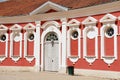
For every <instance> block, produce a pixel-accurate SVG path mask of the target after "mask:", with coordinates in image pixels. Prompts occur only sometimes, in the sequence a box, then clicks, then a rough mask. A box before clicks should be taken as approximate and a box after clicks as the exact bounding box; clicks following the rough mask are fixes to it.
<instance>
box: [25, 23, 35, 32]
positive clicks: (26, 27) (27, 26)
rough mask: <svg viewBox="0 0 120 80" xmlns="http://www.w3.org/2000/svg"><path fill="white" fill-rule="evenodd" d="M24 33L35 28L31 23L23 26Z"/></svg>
mask: <svg viewBox="0 0 120 80" xmlns="http://www.w3.org/2000/svg"><path fill="white" fill-rule="evenodd" d="M23 29H25V30H26V31H27V30H28V31H30V30H34V29H35V26H34V25H33V24H32V23H28V24H27V25H25V26H24V28H23Z"/></svg>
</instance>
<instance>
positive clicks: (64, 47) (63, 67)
mask: <svg viewBox="0 0 120 80" xmlns="http://www.w3.org/2000/svg"><path fill="white" fill-rule="evenodd" d="M61 22H62V63H61V69H60V72H61V71H62V72H66V55H67V26H66V25H67V19H66V18H62V19H61Z"/></svg>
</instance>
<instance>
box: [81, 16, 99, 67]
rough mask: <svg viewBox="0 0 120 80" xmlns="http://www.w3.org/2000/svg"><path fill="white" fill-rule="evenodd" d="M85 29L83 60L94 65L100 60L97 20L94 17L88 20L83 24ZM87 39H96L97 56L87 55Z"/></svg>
mask: <svg viewBox="0 0 120 80" xmlns="http://www.w3.org/2000/svg"><path fill="white" fill-rule="evenodd" d="M82 23H83V24H84V25H85V28H84V30H83V58H85V60H86V61H87V62H88V63H89V64H90V65H92V63H93V62H94V61H95V60H96V59H97V58H98V28H97V27H96V23H97V20H96V19H95V18H93V17H88V18H86V19H85V20H84V21H83V22H82ZM87 38H89V39H95V52H94V53H95V55H92V56H88V55H87V53H88V52H87Z"/></svg>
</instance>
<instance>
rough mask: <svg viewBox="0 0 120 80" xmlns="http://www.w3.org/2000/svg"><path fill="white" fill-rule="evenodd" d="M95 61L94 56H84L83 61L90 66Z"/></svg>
mask: <svg viewBox="0 0 120 80" xmlns="http://www.w3.org/2000/svg"><path fill="white" fill-rule="evenodd" d="M96 59H97V57H96V56H92V55H91V56H85V60H86V61H87V62H88V63H89V64H90V65H92V63H93V62H94V61H95V60H96Z"/></svg>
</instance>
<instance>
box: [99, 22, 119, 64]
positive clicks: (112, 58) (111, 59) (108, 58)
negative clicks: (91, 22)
mask: <svg viewBox="0 0 120 80" xmlns="http://www.w3.org/2000/svg"><path fill="white" fill-rule="evenodd" d="M109 25H111V27H112V28H113V29H114V36H113V37H114V56H105V50H104V47H105V46H104V37H105V33H104V32H105V31H104V30H105V28H106V26H109ZM100 32H101V59H103V60H104V62H105V63H107V64H108V66H110V65H111V64H112V63H113V62H114V61H115V60H116V59H117V26H116V25H115V24H111V23H108V24H103V26H102V27H101V29H100Z"/></svg>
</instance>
